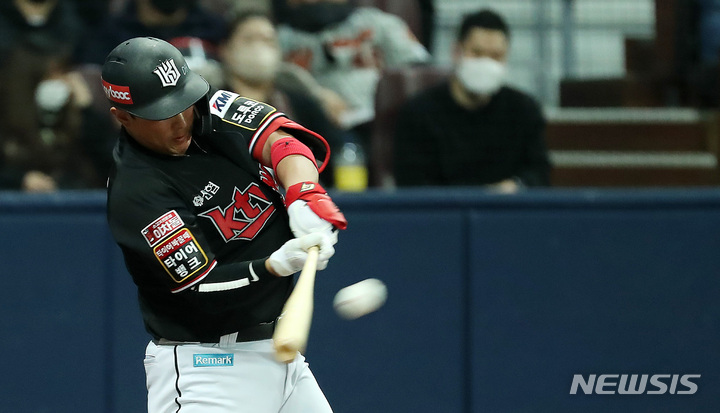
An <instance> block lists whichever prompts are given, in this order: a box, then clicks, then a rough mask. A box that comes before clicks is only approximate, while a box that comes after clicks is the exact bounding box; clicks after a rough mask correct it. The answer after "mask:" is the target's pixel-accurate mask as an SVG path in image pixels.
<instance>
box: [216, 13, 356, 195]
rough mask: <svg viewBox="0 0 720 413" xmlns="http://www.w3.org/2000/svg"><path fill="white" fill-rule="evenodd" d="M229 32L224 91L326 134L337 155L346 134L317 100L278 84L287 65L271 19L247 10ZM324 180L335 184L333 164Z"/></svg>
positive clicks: (223, 58)
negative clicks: (259, 102)
mask: <svg viewBox="0 0 720 413" xmlns="http://www.w3.org/2000/svg"><path fill="white" fill-rule="evenodd" d="M229 29H230V34H229V36H228V39H227V41H225V42H224V43H223V44H222V46H221V48H220V56H221V61H222V62H223V67H224V69H225V82H226V84H225V85H219V86H221V87H220V88H222V89H226V90H230V91H233V92H235V93H237V94H239V95H241V96H244V97H248V98H251V99H255V100H259V101H261V102H267V103H269V104H270V105H272V106H274V107H275V108H277V110H279V111H280V112H283V113H285V114H286V115H287V116H288V117H290V118H292V119H294V120H295V121H296V122H298V123H300V124H301V125H303V126H305V127H307V128H309V129H311V130H313V131H315V132H317V133H319V134H320V135H322V136H323V137H324V138H325V139H326V140H327V141H328V143H329V144H330V147H331V150H332V151H333V152H334V153H337V151H338V149H339V147H340V146H342V142H343V141H344V140H345V133H346V132H345V131H342V130H341V129H339V128H338V127H336V126H335V125H334V124H333V123H332V122H331V121H330V119H329V118H328V117H327V115H326V113H325V112H324V110H323V108H322V107H321V106H320V104H319V103H318V102H317V101H316V100H315V99H314V97H312V96H310V95H305V94H302V93H298V92H296V91H293V90H287V89H284V88H283V87H280V86H278V85H277V84H276V82H275V81H276V78H277V75H278V73H279V71H280V69H281V66H282V65H283V62H282V54H281V51H280V45H279V44H278V37H277V31H276V30H275V26H274V25H273V23H272V21H271V20H270V18H269V16H268V15H267V14H264V13H263V12H260V11H246V12H245V13H242V14H239V15H238V16H237V17H236V18H235V19H234V20H233V21H232V23H231V24H230V26H229ZM320 179H321V181H322V184H323V186H326V187H327V186H332V185H333V168H332V165H330V164H329V165H328V167H327V168H326V170H325V171H323V173H322V174H321V176H320Z"/></svg>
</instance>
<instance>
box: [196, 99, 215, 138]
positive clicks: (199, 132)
mask: <svg viewBox="0 0 720 413" xmlns="http://www.w3.org/2000/svg"><path fill="white" fill-rule="evenodd" d="M194 106H195V115H196V117H195V123H194V124H193V135H196V136H203V135H207V134H209V133H210V132H212V117H211V116H210V110H209V109H208V99H207V97H204V98H202V99H200V100H199V101H197V102H195V105H194Z"/></svg>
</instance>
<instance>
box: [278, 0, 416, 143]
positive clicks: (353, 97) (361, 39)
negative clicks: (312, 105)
mask: <svg viewBox="0 0 720 413" xmlns="http://www.w3.org/2000/svg"><path fill="white" fill-rule="evenodd" d="M276 17H277V20H278V22H279V27H278V33H279V38H280V45H281V47H282V50H283V53H284V56H285V58H286V60H289V61H291V62H293V63H295V64H297V65H298V66H300V67H303V68H305V69H306V70H308V71H309V72H310V73H311V74H312V75H313V76H314V77H315V79H316V80H317V81H318V83H320V84H321V85H322V86H324V87H326V88H328V89H330V90H332V91H334V92H336V93H337V94H338V95H339V96H340V97H341V98H342V99H343V100H344V102H345V104H346V107H347V109H346V110H345V112H344V113H343V114H342V116H341V122H342V126H343V127H344V128H346V129H354V130H355V132H357V133H358V136H359V137H360V138H361V139H362V141H363V142H362V143H363V144H364V145H365V146H368V141H369V130H370V121H371V120H372V119H373V118H374V115H375V111H374V103H375V91H376V86H377V82H378V80H379V77H380V73H381V70H382V69H383V68H384V67H401V66H404V65H410V64H416V63H425V62H428V61H429V59H430V54H429V53H428V52H427V50H426V49H425V48H424V47H423V46H422V44H421V43H420V42H418V40H417V38H416V37H415V36H414V35H413V34H412V33H411V31H410V29H409V28H408V25H407V24H406V23H405V22H404V21H403V20H402V19H400V18H399V17H397V16H395V15H392V14H389V13H386V12H384V11H382V10H380V9H377V8H372V7H359V8H356V7H354V6H353V5H351V4H350V3H348V1H347V0H279V1H276Z"/></svg>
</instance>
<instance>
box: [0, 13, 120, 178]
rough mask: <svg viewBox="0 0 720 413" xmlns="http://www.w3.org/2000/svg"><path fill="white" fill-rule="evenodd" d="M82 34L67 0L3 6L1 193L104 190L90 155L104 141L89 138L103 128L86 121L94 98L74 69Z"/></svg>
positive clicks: (0, 43) (0, 28) (0, 38)
mask: <svg viewBox="0 0 720 413" xmlns="http://www.w3.org/2000/svg"><path fill="white" fill-rule="evenodd" d="M83 33H84V27H83V25H82V24H81V21H80V19H79V18H78V17H77V14H76V13H75V9H74V8H73V3H72V2H69V1H67V0H13V1H12V2H3V3H2V4H1V5H0V79H3V80H2V81H0V97H1V100H0V188H2V189H22V190H25V191H52V190H55V189H62V188H92V187H101V186H104V181H105V178H104V176H102V177H101V176H100V175H102V174H101V173H100V172H99V171H98V169H97V166H98V165H97V164H96V163H95V162H96V161H98V160H97V159H90V157H89V155H88V153H90V152H93V151H95V150H96V148H97V146H96V145H101V144H102V143H101V142H102V140H100V139H97V138H96V139H94V140H92V139H87V137H88V135H87V133H90V131H91V130H93V129H94V128H96V127H102V125H103V123H102V121H101V120H98V121H97V122H95V119H93V118H90V116H91V115H89V114H88V115H86V112H87V111H88V110H89V109H88V108H89V107H90V97H89V96H90V93H89V91H88V89H87V85H86V84H85V83H84V82H83V80H82V78H81V77H80V76H79V74H78V73H77V72H75V71H74V70H73V69H74V60H73V56H74V52H75V50H76V46H77V44H78V41H79V39H80V38H81V37H82V35H83ZM86 116H87V117H86ZM106 120H108V124H107V125H110V124H109V118H108V117H106ZM109 127H111V126H109ZM103 133H105V132H103ZM93 138H95V137H93ZM86 144H89V145H90V146H86ZM105 175H106V174H105Z"/></svg>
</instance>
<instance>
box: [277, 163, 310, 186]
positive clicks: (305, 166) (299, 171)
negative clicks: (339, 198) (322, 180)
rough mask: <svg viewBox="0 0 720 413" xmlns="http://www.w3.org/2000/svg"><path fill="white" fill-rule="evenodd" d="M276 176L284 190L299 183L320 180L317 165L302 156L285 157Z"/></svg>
mask: <svg viewBox="0 0 720 413" xmlns="http://www.w3.org/2000/svg"><path fill="white" fill-rule="evenodd" d="M275 174H276V176H277V178H278V181H280V183H281V184H282V186H283V187H284V188H288V187H290V186H291V185H294V184H297V183H299V182H307V181H311V182H317V181H318V178H319V176H318V170H317V167H315V164H314V163H313V162H312V161H311V160H310V159H308V158H306V157H304V156H302V155H291V156H288V157H285V158H284V159H283V160H282V161H280V163H278V165H277V170H276V171H275Z"/></svg>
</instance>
